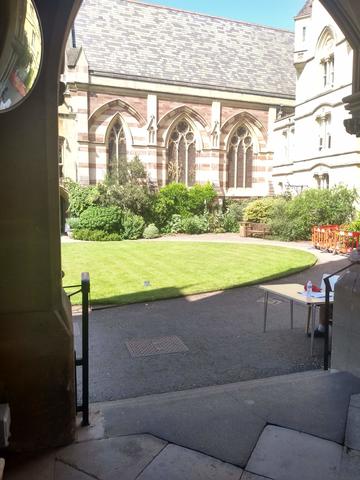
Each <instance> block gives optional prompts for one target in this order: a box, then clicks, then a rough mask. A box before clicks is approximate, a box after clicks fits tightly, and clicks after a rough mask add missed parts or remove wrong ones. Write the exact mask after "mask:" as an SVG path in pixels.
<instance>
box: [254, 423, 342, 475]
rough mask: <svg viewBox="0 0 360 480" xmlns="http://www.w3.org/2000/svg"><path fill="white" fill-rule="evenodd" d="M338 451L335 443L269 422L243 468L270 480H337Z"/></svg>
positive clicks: (339, 454)
mask: <svg viewBox="0 0 360 480" xmlns="http://www.w3.org/2000/svg"><path fill="white" fill-rule="evenodd" d="M342 452H343V448H342V446H340V445H338V444H337V443H334V442H329V441H328V440H323V439H321V438H318V437H314V436H312V435H308V434H306V433H300V432H297V431H294V430H289V429H286V428H281V427H275V426H272V425H269V426H267V427H266V428H265V430H264V431H263V433H262V434H261V437H260V439H259V442H258V443H257V445H256V447H255V449H254V451H253V453H252V455H251V457H250V460H249V462H248V464H247V467H246V468H247V470H249V471H251V472H254V473H256V474H258V475H265V476H266V477H270V478H272V479H273V480H305V479H306V480H338V479H339V472H340V466H341V459H342Z"/></svg>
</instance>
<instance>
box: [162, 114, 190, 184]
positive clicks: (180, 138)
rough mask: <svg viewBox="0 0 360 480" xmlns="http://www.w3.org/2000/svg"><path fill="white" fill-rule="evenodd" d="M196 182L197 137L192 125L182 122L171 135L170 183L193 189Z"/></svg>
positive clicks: (169, 157)
mask: <svg viewBox="0 0 360 480" xmlns="http://www.w3.org/2000/svg"><path fill="white" fill-rule="evenodd" d="M195 180H196V147H195V135H194V132H193V129H192V128H191V126H190V124H189V123H188V122H187V121H186V120H181V121H180V122H179V123H178V124H177V125H176V126H175V128H174V129H173V131H172V132H171V135H170V140H169V148H168V181H169V182H181V183H184V184H185V185H187V186H189V187H191V186H192V185H194V183H195Z"/></svg>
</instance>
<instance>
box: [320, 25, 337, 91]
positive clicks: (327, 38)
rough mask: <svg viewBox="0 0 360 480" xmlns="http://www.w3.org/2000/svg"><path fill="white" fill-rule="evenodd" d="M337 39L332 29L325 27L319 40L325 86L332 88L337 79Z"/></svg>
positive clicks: (323, 84) (323, 83)
mask: <svg viewBox="0 0 360 480" xmlns="http://www.w3.org/2000/svg"><path fill="white" fill-rule="evenodd" d="M334 51H335V39H334V36H333V33H332V31H331V30H330V29H329V28H325V29H324V31H323V33H322V34H321V36H320V39H319V42H318V52H317V55H318V57H319V59H320V68H321V75H322V86H323V88H332V87H333V86H334V81H335V55H334Z"/></svg>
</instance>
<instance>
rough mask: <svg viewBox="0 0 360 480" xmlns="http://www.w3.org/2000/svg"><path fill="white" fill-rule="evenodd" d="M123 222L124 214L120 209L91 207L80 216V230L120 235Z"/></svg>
mask: <svg viewBox="0 0 360 480" xmlns="http://www.w3.org/2000/svg"><path fill="white" fill-rule="evenodd" d="M121 222H122V212H121V210H120V208H118V207H90V208H88V209H87V210H85V211H84V212H83V213H82V214H81V215H80V222H79V228H80V229H83V228H85V229H89V230H103V231H104V232H107V233H118V232H120V231H121Z"/></svg>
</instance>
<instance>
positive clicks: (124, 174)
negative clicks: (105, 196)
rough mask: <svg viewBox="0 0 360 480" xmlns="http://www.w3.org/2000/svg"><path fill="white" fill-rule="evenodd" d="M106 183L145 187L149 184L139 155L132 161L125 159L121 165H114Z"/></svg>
mask: <svg viewBox="0 0 360 480" xmlns="http://www.w3.org/2000/svg"><path fill="white" fill-rule="evenodd" d="M104 183H105V184H107V185H111V184H116V185H127V184H132V185H135V184H136V185H141V184H142V185H144V184H146V183H147V174H146V170H145V167H144V164H143V163H142V161H141V160H140V158H139V156H137V155H136V156H135V157H134V158H133V159H132V160H129V161H126V159H124V160H122V161H120V162H119V163H116V164H112V165H111V173H109V174H108V175H107V177H106V179H105V182H104Z"/></svg>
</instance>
